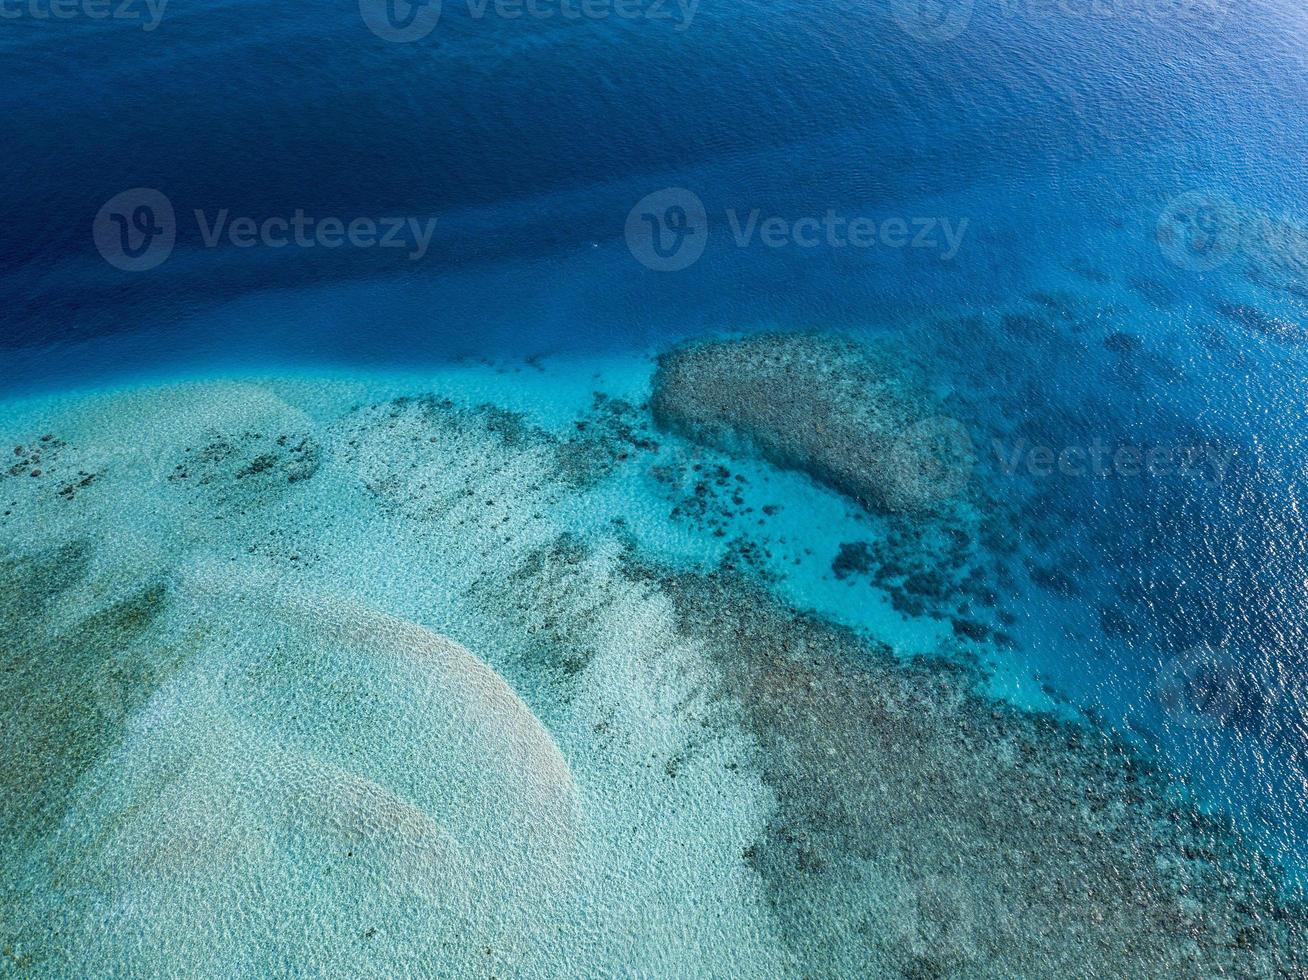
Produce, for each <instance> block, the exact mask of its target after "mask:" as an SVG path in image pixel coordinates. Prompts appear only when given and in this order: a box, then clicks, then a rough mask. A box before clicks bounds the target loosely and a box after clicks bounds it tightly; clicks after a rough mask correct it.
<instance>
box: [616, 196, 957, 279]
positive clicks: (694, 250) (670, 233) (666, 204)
mask: <svg viewBox="0 0 1308 980" xmlns="http://www.w3.org/2000/svg"><path fill="white" fill-rule="evenodd" d="M722 223H723V224H724V225H725V226H726V227H727V229H728V230H729V231H730V233H731V238H730V241H731V243H732V244H733V245H735V247H736V248H753V247H756V246H761V247H763V248H770V249H779V248H796V249H818V248H827V249H845V248H853V249H872V248H886V249H902V248H913V249H924V250H928V251H932V252H935V253H937V254H938V255H939V257H940V258H941V259H942V260H944V261H946V262H948V261H950V260H951V259H953V258H954V256H955V255H957V254H958V250H959V247H960V246H961V245H962V243H963V237H964V235H965V234H966V233H967V226H968V219H967V218H962V219H960V220H958V221H957V222H955V221H954V220H953V219H951V218H948V217H917V218H905V217H889V218H882V219H880V220H878V219H876V218H871V217H867V216H863V215H856V216H852V217H851V216H848V215H842V214H838V213H837V212H836V211H835V210H828V211H827V212H826V213H825V214H809V215H802V216H799V217H794V216H786V215H765V214H764V213H763V212H762V211H761V210H759V209H758V208H754V209H752V210H750V211H738V210H736V209H734V208H728V209H727V210H726V211H725V212H724V213H723V222H722ZM708 234H709V222H708V215H707V212H706V211H705V208H704V202H703V201H701V200H700V199H699V197H698V196H697V195H696V194H694V193H693V192H692V191H688V190H686V189H685V188H683V187H669V188H666V189H664V190H661V191H656V192H655V193H653V194H649V195H647V196H646V197H644V198H642V199H641V201H640V202H639V203H638V204H637V205H636V206H635V207H634V208H632V209H631V211H630V213H629V214H628V215H627V224H626V229H625V235H626V240H627V248H628V249H629V250H630V251H631V254H632V255H633V256H634V257H635V258H636V260H637V261H638V262H640V264H641V265H643V266H645V267H646V268H649V269H654V270H655V271H658V272H680V271H681V270H682V269H686V268H688V267H690V266H691V265H693V264H694V263H695V262H697V261H698V260H699V258H700V256H702V255H703V254H704V249H705V247H706V246H707V245H708Z"/></svg>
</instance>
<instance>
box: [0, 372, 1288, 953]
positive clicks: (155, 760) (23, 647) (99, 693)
mask: <svg viewBox="0 0 1308 980" xmlns="http://www.w3.org/2000/svg"><path fill="white" fill-rule="evenodd" d="M514 370H517V371H519V374H518V375H515V374H514V373H513V371H512V370H509V369H504V368H499V369H497V368H495V367H493V366H491V367H486V366H475V367H468V368H466V369H458V370H455V369H451V370H450V371H448V372H445V373H443V374H442V375H440V376H439V377H432V378H426V379H415V378H407V379H397V378H375V379H370V380H368V381H366V382H361V381H359V380H357V379H354V380H346V379H328V380H321V381H310V380H306V379H281V380H251V381H248V382H242V383H228V382H203V383H194V384H179V385H174V386H161V387H154V388H148V389H137V390H128V391H120V392H105V393H99V394H88V395H85V396H77V397H73V396H65V397H63V398H60V399H50V400H46V401H29V402H24V403H20V404H15V405H13V406H11V407H10V410H8V411H6V412H5V413H4V418H5V419H6V421H5V423H4V426H3V429H4V432H3V437H4V439H5V442H6V443H7V445H6V446H5V447H3V448H5V452H6V453H8V454H12V457H13V460H12V462H11V463H10V464H9V466H12V467H13V469H12V470H10V469H6V470H4V471H0V472H3V473H5V474H6V475H5V476H4V479H2V480H0V513H2V514H3V516H0V534H2V535H3V539H4V541H5V542H6V551H5V554H4V555H3V559H2V560H0V579H2V581H0V631H2V635H3V638H4V647H3V649H4V651H5V653H4V656H5V659H6V663H5V665H4V667H5V670H4V672H3V674H2V675H0V676H2V677H3V681H2V682H0V683H3V684H4V691H3V694H4V698H3V705H4V707H3V709H2V710H3V711H4V718H5V730H6V732H7V733H10V734H11V735H12V736H14V737H12V738H8V739H7V741H8V742H9V743H10V744H12V745H17V746H19V748H18V750H17V751H16V752H13V753H11V754H10V755H9V756H8V757H7V759H6V762H5V765H4V770H3V772H4V779H3V784H2V785H0V792H2V794H3V801H4V817H5V824H6V826H5V834H4V844H3V845H2V846H0V860H2V861H3V863H4V865H5V870H4V877H5V879H6V881H8V882H12V883H13V886H12V887H11V888H10V889H8V890H7V892H6V893H5V898H4V904H3V906H0V909H2V911H3V920H2V921H0V926H2V927H3V933H4V936H3V943H4V958H3V960H2V961H0V962H3V964H4V966H5V968H6V969H7V970H9V971H12V972H19V973H21V972H23V971H24V970H26V971H29V972H31V973H33V974H44V975H65V976H84V975H90V974H91V973H104V972H108V971H111V970H118V971H122V972H131V973H133V974H135V975H178V974H200V975H267V974H269V973H280V972H289V971H291V970H296V971H298V972H300V973H304V974H307V975H321V976H328V975H331V976H340V975H360V976H365V975H371V976H383V975H386V976H390V975H397V974H401V973H403V974H419V975H469V976H474V975H485V976H491V975H499V976H504V975H523V976H558V975H577V976H582V975H610V974H619V973H629V974H636V975H660V976H701V975H702V976H741V975H757V976H779V975H794V976H801V975H803V976H815V975H856V974H870V975H884V976H912V977H943V976H960V977H962V976H968V977H975V976H1049V975H1103V976H1110V975H1111V976H1142V977H1143V976H1151V977H1152V976H1162V975H1202V976H1219V975H1228V976H1276V975H1281V976H1300V975H1303V973H1302V971H1303V970H1304V969H1305V954H1304V946H1303V944H1304V941H1305V939H1304V923H1305V920H1304V915H1303V911H1302V910H1301V909H1299V908H1298V907H1296V906H1291V905H1287V904H1285V903H1283V902H1281V901H1280V900H1278V899H1276V898H1275V897H1274V896H1275V894H1276V889H1277V874H1276V871H1275V869H1273V868H1271V867H1269V866H1268V865H1267V863H1266V862H1264V861H1262V860H1261V859H1259V858H1258V857H1257V855H1254V854H1252V853H1250V852H1248V851H1247V850H1244V849H1242V847H1241V846H1240V845H1239V843H1238V841H1237V840H1236V839H1235V837H1234V836H1233V835H1232V834H1231V832H1230V831H1229V830H1228V829H1227V828H1225V827H1224V825H1222V824H1221V823H1220V822H1217V821H1213V820H1210V819H1207V818H1204V817H1201V816H1199V815H1198V814H1196V813H1195V812H1194V811H1193V810H1192V809H1190V808H1188V807H1187V806H1186V805H1184V804H1183V803H1181V802H1180V801H1179V799H1178V797H1177V795H1176V794H1175V792H1173V791H1172V790H1171V789H1170V788H1169V787H1168V786H1167V784H1166V782H1165V780H1164V779H1163V777H1162V776H1161V775H1160V774H1158V773H1157V772H1155V771H1153V770H1152V769H1151V767H1150V765H1149V764H1148V762H1147V760H1145V759H1143V758H1141V757H1140V756H1138V755H1137V754H1136V753H1134V752H1133V751H1132V750H1130V749H1129V748H1127V747H1126V746H1124V745H1122V744H1121V743H1119V742H1117V741H1115V740H1114V739H1112V738H1110V737H1107V736H1105V735H1103V734H1101V733H1098V732H1096V731H1094V730H1093V729H1091V728H1090V727H1088V726H1087V725H1086V724H1084V723H1080V722H1075V721H1069V720H1059V719H1055V718H1054V717H1052V716H1049V715H1044V714H1039V713H1033V712H1030V711H1025V710H1020V709H1018V708H1016V707H1014V706H1012V705H1010V704H1007V703H1002V702H999V701H995V700H993V699H992V698H990V697H988V696H986V695H985V694H984V693H982V691H983V687H982V678H981V674H980V672H979V670H977V669H976V667H975V665H974V664H973V663H972V662H971V661H970V660H969V658H968V657H966V656H960V655H959V650H958V648H957V645H956V644H952V643H945V642H944V641H943V640H941V641H940V644H939V646H938V649H937V648H933V647H932V646H931V641H930V637H931V635H932V634H930V633H929V632H919V633H917V634H914V636H915V637H916V638H915V639H914V640H913V641H912V643H909V644H907V645H905V644H904V643H902V642H900V641H901V640H902V637H898V638H897V637H895V636H892V635H889V631H891V626H890V625H887V626H886V630H887V632H886V633H885V635H882V636H877V637H874V635H873V634H874V633H875V630H871V631H868V630H862V631H858V632H856V631H853V630H850V629H847V628H845V627H842V626H837V625H835V624H833V623H832V622H830V621H828V619H826V618H824V617H822V616H819V615H815V614H811V613H808V614H804V613H799V612H796V611H795V610H794V609H793V608H792V606H791V604H790V596H789V595H788V594H787V591H786V588H785V586H784V583H782V582H781V581H780V580H779V577H778V573H777V568H779V567H780V564H781V561H782V558H781V557H780V556H781V554H782V548H781V546H780V545H779V544H778V545H777V546H776V550H777V555H776V556H773V555H764V554H760V553H759V552H761V551H763V550H765V549H762V548H761V547H759V546H754V545H751V544H750V541H749V540H747V539H746V538H745V537H744V536H743V535H737V534H736V531H737V530H739V529H740V528H741V527H743V526H744V524H743V523H742V517H741V515H742V513H743V512H744V511H745V510H746V509H747V508H748V510H749V511H750V512H749V513H748V515H747V518H748V523H749V524H751V525H752V524H754V523H755V522H756V521H757V523H758V524H759V525H763V524H764V523H765V521H770V520H772V519H773V517H774V515H773V514H765V513H764V512H763V511H762V510H754V509H753V507H752V506H751V505H750V504H749V503H745V504H744V505H735V506H734V507H732V506H730V501H729V500H728V503H727V504H724V505H723V510H722V514H723V515H726V514H727V512H728V511H731V514H732V516H720V517H714V516H713V515H714V511H713V506H716V505H711V504H710V503H704V504H703V505H702V506H700V508H699V510H697V511H695V512H694V515H693V519H690V518H684V519H682V518H678V519H676V520H668V519H667V518H666V517H665V519H664V520H665V523H666V525H667V526H666V527H662V528H660V529H658V530H656V531H651V530H650V529H649V528H648V527H646V525H648V524H650V522H649V521H648V520H647V519H645V518H644V517H643V516H642V515H645V514H651V513H660V514H663V515H667V514H668V513H669V511H670V510H671V509H672V508H673V507H678V506H680V507H686V508H687V509H688V510H689V505H688V504H687V500H688V499H689V500H691V501H693V500H695V499H698V500H701V501H705V500H709V499H710V498H713V499H716V498H715V497H714V495H715V494H716V495H718V496H719V497H722V496H725V497H727V498H730V499H734V497H733V495H738V496H739V498H740V499H741V500H742V501H753V500H754V497H753V496H750V494H753V493H756V492H757V493H763V494H765V495H766V493H773V492H776V493H779V492H780V490H779V488H780V489H784V488H786V487H792V486H801V488H802V487H803V486H804V484H803V481H804V480H806V479H807V478H806V477H805V476H802V475H799V476H796V475H794V474H782V473H777V474H771V473H769V472H767V464H764V463H760V462H759V461H758V460H750V459H741V460H735V461H733V460H731V459H730V458H728V457H724V456H718V455H714V454H713V453H714V452H715V450H707V451H706V450H704V449H703V448H702V447H697V446H695V445H694V444H693V443H690V442H686V441H683V438H682V436H681V435H679V434H676V433H672V432H668V431H663V430H660V429H659V427H658V426H657V425H656V423H655V421H654V418H653V416H652V415H651V413H650V410H649V408H648V404H647V401H648V398H649V395H650V388H649V384H650V379H651V375H652V371H653V365H652V364H650V363H649V362H638V363H633V364H629V365H625V366H622V367H619V368H614V366H613V365H611V364H608V365H577V364H569V365H565V366H563V367H561V368H559V369H558V374H557V376H556V377H550V376H548V374H547V375H546V376H545V380H544V381H542V382H541V384H539V385H536V386H535V387H533V385H532V384H529V383H527V380H525V379H526V376H527V375H531V374H532V372H533V370H534V369H530V368H522V369H514ZM521 372H526V374H522V373H521ZM531 391H535V392H538V393H540V392H548V393H549V394H548V395H544V394H542V395H540V398H539V400H538V401H533V397H535V396H532V395H529V394H524V393H526V392H531ZM596 391H598V392H599V393H600V394H598V395H597V394H596ZM663 397H664V398H665V399H666V397H667V393H666V392H665V393H664V396H663ZM491 403H493V404H491ZM682 408H683V409H684V411H685V412H686V413H693V412H695V411H698V409H697V408H696V407H695V406H682ZM664 410H665V411H666V410H667V406H666V405H664ZM731 448H733V449H735V450H736V451H738V452H740V451H742V447H741V446H739V445H737V446H733V447H731ZM753 448H755V449H756V448H757V447H753ZM15 450H17V451H15ZM706 452H707V454H706ZM746 455H748V454H746ZM695 467H699V468H700V469H698V470H695V469H694V468H695ZM716 468H720V469H722V470H723V471H724V472H727V476H725V477H723V476H716V477H714V478H713V480H711V481H710V482H711V483H712V484H713V486H711V487H710V489H709V490H708V491H705V492H703V493H699V492H688V490H687V488H688V486H689V487H696V486H697V485H698V483H700V482H703V481H699V480H698V478H697V477H695V476H693V475H691V476H687V474H688V473H691V474H697V473H710V474H712V473H715V472H716ZM34 473H36V474H37V475H33V474H34ZM669 473H671V474H673V476H672V477H669V476H668V475H667V474H669ZM746 473H748V474H750V476H749V477H748V478H747V477H746V475H745V474H746ZM773 479H775V481H776V482H774V483H770V484H769V485H768V487H767V488H766V489H765V490H754V489H750V487H752V486H753V484H751V483H750V481H751V480H753V481H754V482H756V483H757V482H759V481H763V480H773ZM686 480H689V484H687V483H686V482H685V481H686ZM788 481H790V482H788ZM747 484H748V486H747ZM714 487H716V489H715V488H714ZM724 488H725V489H724ZM759 499H763V498H759ZM778 499H780V497H778ZM615 501H616V503H615ZM809 506H811V507H813V508H815V510H814V511H812V512H811V513H813V514H816V513H817V512H818V510H817V509H820V508H823V507H835V508H838V507H839V506H840V504H839V500H838V499H837V498H833V497H832V495H831V494H830V492H829V491H828V490H823V489H821V488H819V487H810V488H808V489H806V490H805V489H801V491H800V492H797V493H791V494H790V495H788V496H785V498H784V512H783V513H782V514H780V515H779V516H776V517H775V520H777V521H779V522H785V521H787V520H789V521H791V522H792V523H790V524H786V525H785V526H786V527H787V528H790V529H791V530H790V531H789V532H788V533H789V536H790V537H791V538H793V537H794V536H795V531H794V528H800V529H802V528H803V527H804V525H805V523H806V522H807V521H808V520H811V518H810V519H806V518H805V516H804V512H803V508H805V507H809ZM797 510H798V511H799V513H798V514H797V513H796V511H797ZM627 515H630V519H629V520H623V517H624V516H627ZM945 519H946V518H945V517H930V516H928V517H923V518H922V521H924V522H929V521H931V520H945ZM951 519H952V518H951ZM723 528H730V529H732V530H731V533H730V534H717V533H716V532H717V531H718V530H721V529H723ZM817 533H818V532H816V531H815V532H814V535H815V536H816V534H817ZM778 540H780V539H778ZM896 540H900V539H896ZM920 540H921V538H920V536H919V537H917V538H914V537H913V536H912V535H909V536H907V537H903V538H902V542H901V544H900V545H899V546H898V547H900V548H901V549H909V548H912V547H914V545H913V541H920ZM802 544H803V543H802V542H799V543H796V542H794V541H793V540H792V541H790V542H788V546H789V547H791V548H792V550H794V557H795V560H796V561H799V560H801V559H802V558H803V556H802V554H801V553H800V552H801V551H802ZM790 554H791V552H785V561H786V563H787V564H788V563H789V561H790ZM688 556H689V557H688ZM899 558H900V559H902V560H904V561H912V560H917V561H921V560H922V558H921V554H920V553H918V554H917V556H916V558H914V556H913V555H908V554H904V555H900V556H899ZM692 559H693V560H692ZM800 567H802V566H800ZM878 615H879V614H878ZM896 621H898V620H891V619H886V620H884V624H892V623H893V622H896ZM876 622H877V623H882V620H877V621H876ZM884 624H883V625H884ZM882 640H884V641H885V642H881V641H882ZM914 652H916V653H920V654H923V656H912V655H911V654H912V653H914Z"/></svg>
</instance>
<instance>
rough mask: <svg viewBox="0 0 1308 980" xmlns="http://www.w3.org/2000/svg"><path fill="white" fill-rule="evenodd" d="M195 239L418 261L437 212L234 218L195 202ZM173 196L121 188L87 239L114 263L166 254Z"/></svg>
mask: <svg viewBox="0 0 1308 980" xmlns="http://www.w3.org/2000/svg"><path fill="white" fill-rule="evenodd" d="M192 215H193V217H194V220H195V225H196V231H197V232H198V241H199V243H200V245H202V246H203V247H204V248H218V247H220V246H223V245H228V246H231V247H232V248H241V249H246V248H270V249H283V248H305V249H307V248H324V249H337V248H358V249H372V248H394V249H407V250H408V258H409V259H411V260H413V261H415V262H416V261H418V260H420V259H421V258H422V257H423V256H425V255H426V254H427V250H428V249H429V248H430V247H431V241H432V237H433V235H434V234H435V232H436V219H435V218H416V217H403V216H400V217H369V216H355V217H352V218H349V219H346V218H340V217H333V216H327V217H317V216H313V215H310V214H308V213H306V212H305V210H304V209H303V208H296V209H295V211H294V212H293V213H292V214H291V215H290V216H289V217H287V216H283V215H272V216H264V217H262V218H260V219H256V218H254V217H251V216H248V215H238V216H235V217H233V215H232V212H231V211H230V209H228V208H219V209H218V210H216V211H209V212H206V211H204V210H203V209H199V208H197V209H195V210H194V211H193V212H192ZM177 233H178V220H177V217H176V212H175V211H174V209H173V205H172V202H171V201H170V200H169V199H168V198H167V196H166V195H164V194H163V193H162V192H160V191H158V190H155V189H154V188H150V187H137V188H133V189H132V190H128V191H123V192H122V193H121V194H117V195H115V196H114V197H112V198H110V199H109V200H108V201H106V202H105V204H104V206H103V207H102V208H101V209H100V211H99V213H98V214H97V215H96V217H95V221H94V223H93V224H92V230H91V234H92V238H93V240H94V242H95V247H96V249H97V250H98V251H99V252H100V254H101V256H103V257H104V259H105V261H106V262H108V263H109V264H110V265H112V266H114V267H115V268H117V269H123V270H125V271H128V272H144V271H146V270H147V269H153V268H155V267H157V266H159V265H161V264H162V263H163V262H164V261H166V260H167V259H168V257H169V255H171V254H172V251H173V247H174V245H175V244H176V242H177Z"/></svg>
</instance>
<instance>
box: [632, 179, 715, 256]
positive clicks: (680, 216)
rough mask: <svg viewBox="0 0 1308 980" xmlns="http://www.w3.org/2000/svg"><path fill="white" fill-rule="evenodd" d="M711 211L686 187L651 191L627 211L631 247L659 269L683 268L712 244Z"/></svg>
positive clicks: (634, 254) (636, 253)
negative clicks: (709, 240) (710, 230)
mask: <svg viewBox="0 0 1308 980" xmlns="http://www.w3.org/2000/svg"><path fill="white" fill-rule="evenodd" d="M708 230H709V229H708V214H707V213H706V212H705V210H704V202H703V201H701V200H700V199H699V195H697V194H695V193H694V192H693V191H688V190H686V189H685V188H684V187H668V188H665V189H663V190H661V191H655V192H654V193H653V194H647V195H646V196H645V197H643V198H641V199H640V201H639V203H637V205H636V206H635V207H634V208H632V209H631V212H630V213H629V214H628V215H627V224H626V229H625V237H626V239H627V248H628V249H629V250H630V251H631V254H632V255H633V256H634V257H635V259H636V261H637V262H639V263H640V264H641V265H643V266H645V267H646V268H648V269H653V270H654V271H655V272H680V271H681V270H682V269H686V268H689V267H690V266H692V265H694V264H695V263H696V262H698V261H699V257H700V256H701V255H703V254H704V249H705V248H706V247H707V246H708Z"/></svg>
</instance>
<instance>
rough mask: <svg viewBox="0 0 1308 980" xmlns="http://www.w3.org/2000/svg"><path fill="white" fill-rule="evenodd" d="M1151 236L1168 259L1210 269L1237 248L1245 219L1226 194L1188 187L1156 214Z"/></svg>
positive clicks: (1199, 269)
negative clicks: (1194, 189)
mask: <svg viewBox="0 0 1308 980" xmlns="http://www.w3.org/2000/svg"><path fill="white" fill-rule="evenodd" d="M1154 238H1155V240H1156V241H1157V242H1158V247H1159V248H1160V249H1162V252H1163V255H1164V256H1165V257H1166V258H1167V260H1168V261H1169V262H1171V263H1172V264H1173V265H1176V266H1178V267H1180V268H1182V269H1186V270H1188V271H1190V272H1211V271H1212V270H1214V269H1218V268H1220V267H1222V266H1224V265H1226V263H1228V262H1230V261H1231V259H1232V258H1234V257H1235V254H1236V253H1237V252H1238V251H1239V250H1240V245H1241V243H1242V241H1243V238H1244V223H1243V220H1242V218H1241V215H1240V209H1239V208H1238V207H1236V204H1235V202H1234V201H1232V200H1231V199H1230V198H1229V197H1227V196H1226V195H1225V194H1221V193H1215V192H1209V191H1188V192H1187V193H1185V194H1180V195H1178V196H1177V197H1174V198H1172V199H1171V200H1170V201H1169V202H1168V203H1167V207H1166V208H1165V209H1164V210H1163V213H1162V214H1161V215H1159V218H1158V224H1157V226H1156V227H1155V229H1154Z"/></svg>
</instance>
